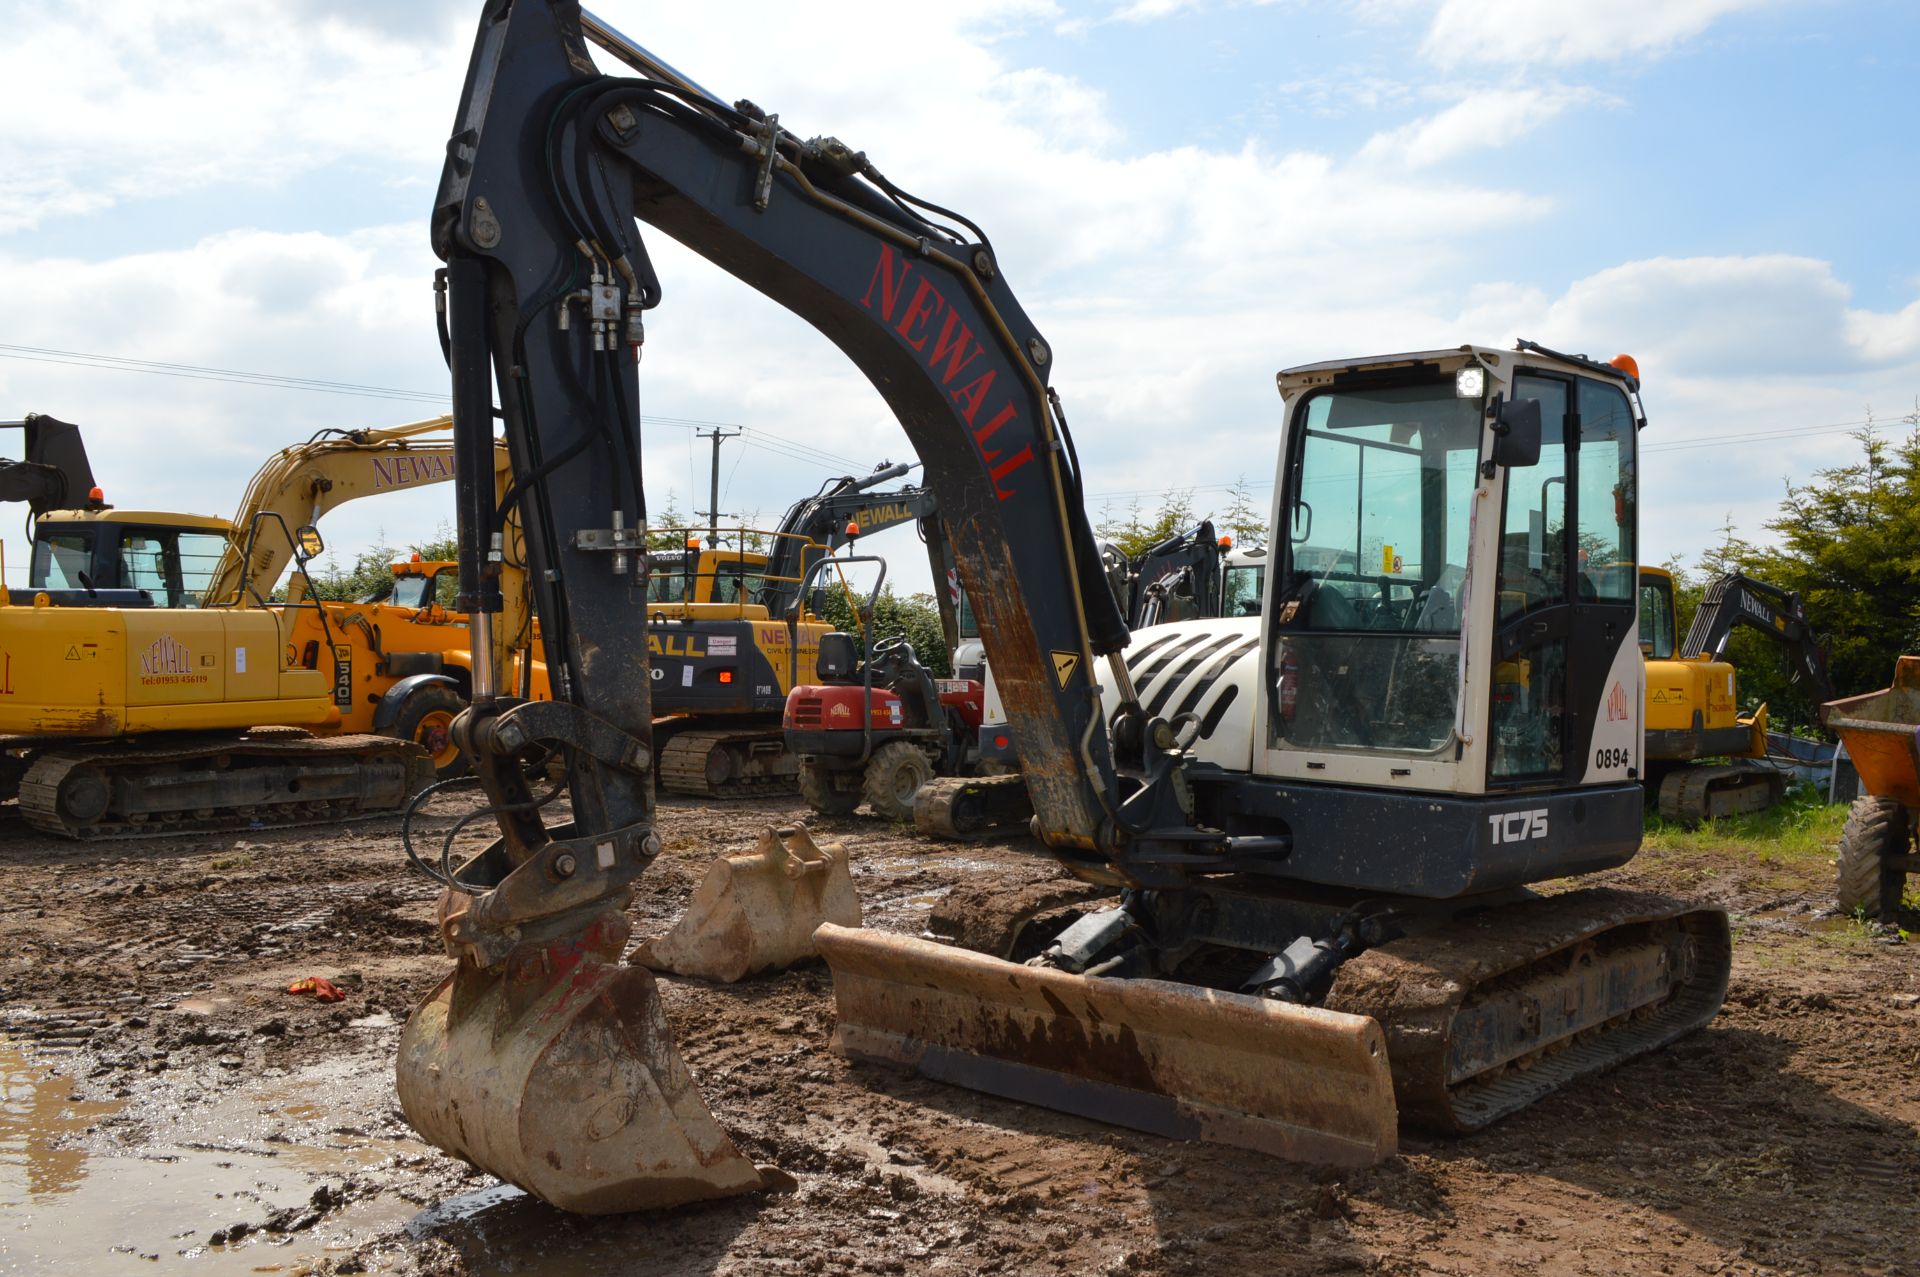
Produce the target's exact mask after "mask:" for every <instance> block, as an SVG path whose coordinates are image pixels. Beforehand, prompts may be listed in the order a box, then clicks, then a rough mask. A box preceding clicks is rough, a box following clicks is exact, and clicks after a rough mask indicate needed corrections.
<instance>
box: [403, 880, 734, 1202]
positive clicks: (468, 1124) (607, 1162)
mask: <svg viewBox="0 0 1920 1277" xmlns="http://www.w3.org/2000/svg"><path fill="white" fill-rule="evenodd" d="M447 907H448V906H447V903H446V902H445V901H443V904H442V908H443V910H444V909H446V908H447ZM629 931H630V927H629V924H628V923H627V921H626V919H625V918H624V917H622V916H621V915H620V914H619V912H618V911H611V910H610V911H608V912H606V913H604V914H602V915H601V917H600V919H599V920H598V921H597V922H595V923H594V924H593V926H592V927H591V928H590V929H589V930H588V932H587V933H586V934H585V935H584V936H580V935H570V936H567V937H563V938H557V939H553V940H549V941H543V942H529V943H525V944H522V945H520V946H519V947H518V948H517V949H515V950H514V951H513V953H512V954H511V955H510V956H509V957H508V958H507V959H506V961H504V962H501V963H497V964H495V965H494V966H492V967H487V968H481V967H478V966H476V965H475V964H474V963H473V962H472V961H471V960H462V961H461V962H460V964H459V966H458V967H456V968H455V970H454V972H453V974H452V975H450V976H448V977H447V978H446V980H444V981H442V982H441V984H440V987H439V988H437V989H435V990H434V991H433V992H432V993H431V994H430V995H428V997H427V999H426V1000H425V1001H424V1002H422V1003H421V1004H420V1005H419V1006H418V1007H416V1008H415V1009H414V1013H413V1015H412V1017H411V1018H409V1019H408V1021H407V1027H406V1029H405V1031H404V1032H403V1033H402V1035H401V1038H400V1062H399V1072H398V1078H397V1081H398V1085H399V1092H400V1107H401V1109H402V1111H403V1112H404V1113H405V1114H406V1118H407V1121H408V1122H409V1123H410V1124H411V1125H412V1126H413V1129H414V1130H416V1131H418V1132H419V1133H420V1136H421V1138H422V1139H424V1140H426V1141H427V1142H428V1143H430V1144H433V1145H436V1146H437V1147H439V1148H442V1149H444V1150H446V1151H447V1152H448V1153H451V1154H453V1155H454V1156H455V1157H459V1158H463V1159H464V1160H466V1161H468V1162H470V1163H472V1164H473V1165H475V1166H477V1167H479V1168H480V1169H481V1170H484V1171H487V1172H488V1173H490V1174H493V1175H497V1176H499V1177H500V1178H501V1179H504V1180H507V1181H508V1182H510V1183H513V1184H518V1185H519V1186H520V1187H521V1188H524V1189H525V1190H527V1192H529V1193H531V1194H533V1195H534V1196H535V1197H538V1198H540V1199H542V1200H543V1201H546V1202H549V1203H551V1204H552V1205H554V1206H557V1207H559V1208H560V1209H562V1210H568V1211H574V1212H577V1213H579V1214H583V1215H604V1214H613V1213H616V1212H621V1211H631V1210H647V1209H656V1208H664V1207H670V1206H678V1205H681V1204H683V1203H686V1202H693V1201H701V1200H704V1199H707V1198H713V1197H727V1196H731V1195H733V1194H736V1193H744V1192H750V1191H752V1190H755V1189H758V1188H763V1187H766V1186H767V1184H766V1181H765V1179H764V1177H763V1174H762V1172H760V1171H759V1170H756V1169H755V1167H754V1165H753V1163H751V1162H749V1161H748V1160H747V1159H746V1158H745V1157H743V1156H741V1154H740V1152H739V1150H737V1149H736V1148H735V1147H734V1146H733V1142H732V1141H731V1140H729V1139H728V1138H727V1135H726V1133H725V1132H724V1131H722V1130H721V1129H720V1127H719V1125H718V1124H717V1123H716V1122H715V1121H714V1120H713V1115H712V1114H711V1113H709V1112H708V1111H707V1107H706V1105H705V1103H704V1102H703V1101H702V1100H701V1098H700V1094H699V1092H698V1091H696V1090H695V1089H694V1086H693V1082H692V1079H691V1078H690V1077H689V1076H688V1074H687V1067H686V1065H685V1064H684V1063H683V1062H682V1061H681V1059H680V1054H679V1052H678V1050H677V1049H676V1048H675V1047H674V1042H673V1034H672V1032H671V1030H669V1029H668V1027H667V1021H666V1016H665V1014H664V1013H663V1012H662V1010H661V1007H660V997H659V994H658V992H657V991H656V990H655V987H654V980H653V976H652V975H651V974H650V973H648V972H646V971H644V970H641V969H639V968H637V967H631V966H625V965H622V964H620V963H619V961H618V959H619V954H620V950H621V948H622V947H623V946H624V944H625V941H626V937H627V935H628V933H629Z"/></svg>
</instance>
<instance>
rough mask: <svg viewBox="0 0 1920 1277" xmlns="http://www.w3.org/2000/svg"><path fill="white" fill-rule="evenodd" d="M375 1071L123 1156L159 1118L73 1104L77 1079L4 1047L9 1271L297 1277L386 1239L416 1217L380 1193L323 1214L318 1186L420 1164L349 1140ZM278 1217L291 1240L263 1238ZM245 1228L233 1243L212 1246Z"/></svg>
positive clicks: (315, 1076)
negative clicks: (123, 1132) (125, 1140)
mask: <svg viewBox="0 0 1920 1277" xmlns="http://www.w3.org/2000/svg"><path fill="white" fill-rule="evenodd" d="M368 1073H369V1069H368V1064H367V1061H366V1060H365V1059H364V1058H363V1059H360V1060H358V1061H354V1060H345V1061H341V1060H336V1061H330V1062H329V1063H328V1064H327V1065H325V1066H322V1067H321V1068H319V1069H316V1070H313V1071H312V1072H311V1074H308V1073H302V1074H300V1075H296V1076H292V1077H285V1078H280V1079H276V1080H275V1081H274V1082H272V1083H270V1084H267V1085H265V1086H262V1087H260V1088H257V1089H254V1090H251V1091H245V1092H237V1093H235V1094H233V1095H231V1096H227V1097H223V1098H222V1099H221V1100H220V1101H219V1102H217V1103H216V1104H214V1105H212V1106H210V1107H208V1108H205V1109H200V1108H197V1107H196V1108H195V1109H194V1110H193V1111H192V1113H191V1116H187V1117H184V1118H183V1119H182V1120H179V1121H175V1122H172V1124H171V1125H170V1126H168V1127H166V1129H160V1130H156V1131H155V1132H154V1134H153V1135H152V1136H151V1138H143V1139H142V1141H141V1142H140V1144H139V1145H138V1146H127V1145H123V1144H120V1143H117V1142H116V1140H115V1133H116V1129H117V1128H119V1127H123V1126H127V1125H129V1124H131V1123H138V1122H141V1121H143V1120H145V1121H150V1122H152V1123H153V1124H154V1125H155V1126H156V1127H159V1126H160V1125H161V1123H162V1119H161V1118H159V1117H158V1116H157V1114H158V1112H159V1111H160V1105H159V1104H157V1103H148V1104H145V1105H143V1102H142V1101H141V1100H111V1099H108V1100H91V1099H89V1100H77V1099H74V1098H73V1096H74V1093H75V1092H74V1083H73V1081H72V1080H71V1079H70V1078H67V1077H64V1076H62V1075H61V1074H59V1073H58V1072H55V1071H54V1070H53V1069H52V1068H50V1067H48V1066H47V1065H46V1064H43V1063H41V1062H39V1061H37V1060H35V1059H32V1058H30V1057H29V1056H27V1055H26V1054H24V1053H23V1052H22V1051H21V1050H20V1049H19V1048H18V1047H17V1046H15V1045H14V1044H12V1043H9V1042H7V1041H5V1040H4V1039H0V1096H4V1099H3V1100H0V1273H36V1274H37V1273H48V1274H60V1273H73V1274H86V1275H87V1277H119V1275H120V1274H153V1273H169V1272H191V1273H204V1274H208V1275H209V1277H220V1275H223V1274H229V1273H288V1274H292V1273H296V1272H300V1271H303V1270H304V1269H306V1268H308V1267H309V1266H311V1265H312V1264H313V1263H314V1262H315V1261H316V1260H318V1259H319V1258H320V1257H322V1256H323V1255H325V1254H330V1253H331V1254H338V1253H343V1252H345V1251H347V1250H351V1249H353V1248H355V1247H357V1246H359V1245H360V1244H362V1243H364V1242H366V1241H368V1240H370V1239H372V1238H373V1237H375V1236H378V1235H380V1234H381V1233H385V1232H390V1231H391V1230H393V1229H395V1228H397V1227H399V1226H400V1225H401V1224H403V1223H405V1222H406V1221H407V1220H408V1219H409V1218H411V1217H412V1216H413V1215H414V1214H415V1213H416V1210H417V1208H415V1207H414V1206H412V1205H410V1204H408V1203H406V1202H404V1201H402V1200H400V1199H399V1198H398V1197H396V1196H391V1195H384V1194H376V1195H374V1196H370V1197H364V1198H361V1199H358V1200H354V1201H351V1202H349V1203H348V1204H346V1205H345V1206H339V1205H337V1204H332V1203H323V1205H324V1206H325V1207H326V1208H325V1209H321V1210H316V1208H315V1206H314V1194H315V1191H316V1190H317V1189H319V1188H320V1187H321V1186H322V1185H324V1184H329V1183H332V1184H335V1185H337V1184H339V1183H340V1182H341V1181H342V1179H343V1177H344V1176H346V1175H348V1174H351V1173H354V1172H367V1171H374V1170H376V1169H377V1168H379V1167H380V1166H382V1165H383V1164H385V1163H387V1162H389V1161H390V1160H391V1159H393V1158H394V1157H396V1156H404V1155H408V1154H417V1153H421V1152H424V1151H426V1150H425V1149H424V1146H422V1145H420V1144H417V1143H413V1142H411V1141H403V1140H384V1139H377V1138H371V1137H368V1136H366V1135H364V1134H362V1133H360V1132H359V1131H357V1130H356V1129H355V1128H354V1127H353V1125H352V1123H353V1122H354V1120H355V1118H354V1115H355V1114H356V1113H364V1112H365V1110H366V1108H367V1106H368V1103H369V1098H370V1097H369V1096H368V1094H367V1077H368ZM355 1078H357V1082H355V1081H354V1080H353V1079H355ZM354 1086H357V1087H358V1092H359V1093H358V1101H359V1103H358V1107H349V1106H347V1105H346V1104H345V1103H344V1102H343V1101H344V1100H345V1098H346V1092H347V1091H349V1090H350V1089H352V1088H353V1087H354ZM170 1107H171V1106H169V1108H170ZM149 1109H151V1110H153V1111H148V1110H149ZM175 1111H176V1112H177V1110H175ZM296 1140H297V1141H299V1142H295V1141H296ZM276 1216H278V1218H279V1220H280V1223H281V1225H282V1226H283V1227H284V1228H286V1229H288V1230H289V1231H283V1232H278V1233H276V1232H272V1231H267V1230H263V1228H262V1226H263V1225H265V1224H267V1223H269V1221H271V1220H274V1219H275V1218H276ZM313 1216H318V1218H317V1219H315V1218H312V1217H313ZM236 1225H238V1226H241V1227H240V1229H239V1237H238V1240H237V1241H235V1242H234V1243H232V1244H226V1243H225V1242H224V1241H223V1242H219V1243H216V1242H214V1241H213V1240H212V1239H213V1237H215V1236H216V1235H225V1234H229V1233H231V1232H232V1231H233V1230H234V1229H235V1226H236Z"/></svg>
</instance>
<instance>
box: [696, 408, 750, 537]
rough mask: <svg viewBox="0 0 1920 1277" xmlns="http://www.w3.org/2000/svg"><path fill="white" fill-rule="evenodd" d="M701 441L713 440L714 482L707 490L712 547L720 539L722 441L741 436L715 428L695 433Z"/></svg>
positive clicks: (708, 534) (707, 510) (708, 533)
mask: <svg viewBox="0 0 1920 1277" xmlns="http://www.w3.org/2000/svg"><path fill="white" fill-rule="evenodd" d="M693 433H694V434H695V435H696V436H697V437H699V438H701V439H711V440H713V482H712V485H711V486H710V487H709V488H708V489H707V508H706V511H705V513H706V516H707V544H708V545H709V546H711V545H712V544H713V543H714V542H715V541H718V540H719V539H720V441H721V440H722V439H731V438H733V437H734V436H735V435H737V434H739V433H740V432H739V431H738V430H722V429H721V428H720V427H718V426H715V427H714V428H713V429H712V430H696V431H694V432H693Z"/></svg>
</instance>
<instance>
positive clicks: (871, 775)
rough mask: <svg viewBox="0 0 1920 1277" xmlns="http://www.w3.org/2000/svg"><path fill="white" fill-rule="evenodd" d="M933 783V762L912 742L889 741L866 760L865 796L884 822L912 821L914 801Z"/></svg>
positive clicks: (875, 813) (874, 812)
mask: <svg viewBox="0 0 1920 1277" xmlns="http://www.w3.org/2000/svg"><path fill="white" fill-rule="evenodd" d="M932 779H933V762H932V761H931V760H930V759H929V758H928V757H927V755H926V752H925V751H924V750H922V749H921V748H920V747H919V746H918V745H915V744H913V743H912V742H911V741H904V740H896V741H888V742H887V743H886V744H884V745H882V746H881V747H880V748H879V749H876V750H874V751H873V757H872V758H870V759H868V760H867V779H866V785H865V796H866V800H867V806H869V807H871V808H872V809H873V814H874V815H876V816H879V817H880V818H882V819H883V820H912V819H913V797H914V795H915V794H917V793H919V792H920V786H922V785H924V784H926V783H927V782H928V781H930V780H932Z"/></svg>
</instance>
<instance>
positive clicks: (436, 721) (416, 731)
mask: <svg viewBox="0 0 1920 1277" xmlns="http://www.w3.org/2000/svg"><path fill="white" fill-rule="evenodd" d="M466 707H467V703H466V702H465V701H463V700H461V699H460V695H459V693H457V692H455V691H454V690H453V689H452V688H450V687H448V686H446V685H445V684H442V683H432V684H429V685H427V686H426V687H421V688H416V689H415V690H414V691H413V692H412V693H411V694H410V695H408V697H407V699H406V700H405V701H404V702H403V703H402V704H401V706H400V713H399V715H398V716H397V717H395V719H394V721H393V731H392V733H391V734H392V735H394V736H397V737H399V738H400V739H401V740H410V741H413V742H414V743H415V744H417V745H419V746H420V748H422V749H424V750H426V751H427V756H428V757H429V758H431V759H433V774H434V779H435V780H452V779H453V778H454V777H456V776H464V775H466V774H467V772H468V770H469V769H470V764H469V763H468V762H467V755H466V752H465V751H464V750H462V749H461V748H460V746H459V745H458V744H456V743H455V742H454V739H453V720H454V719H455V718H456V717H457V716H458V715H459V713H460V711H461V710H463V709H465V708H466Z"/></svg>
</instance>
